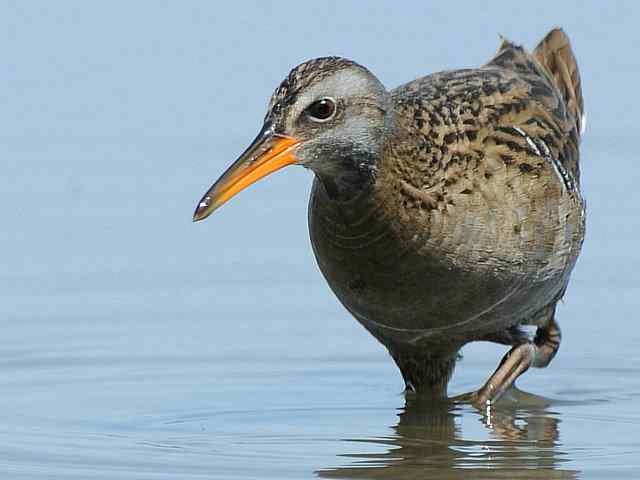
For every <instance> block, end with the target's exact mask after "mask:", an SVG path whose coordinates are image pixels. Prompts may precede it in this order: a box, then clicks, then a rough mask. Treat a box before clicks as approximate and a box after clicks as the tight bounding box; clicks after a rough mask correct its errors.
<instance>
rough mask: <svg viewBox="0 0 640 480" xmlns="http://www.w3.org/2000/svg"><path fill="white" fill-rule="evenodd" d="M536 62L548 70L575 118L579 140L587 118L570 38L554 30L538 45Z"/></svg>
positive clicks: (556, 29)
mask: <svg viewBox="0 0 640 480" xmlns="http://www.w3.org/2000/svg"><path fill="white" fill-rule="evenodd" d="M533 55H534V56H535V58H536V60H537V61H538V62H539V63H540V64H541V65H542V66H543V67H544V68H545V69H546V70H547V72H548V73H549V75H550V77H551V78H552V79H553V82H554V83H555V85H556V87H557V88H558V89H559V90H560V92H561V93H562V96H563V97H564V100H565V103H566V105H567V110H568V112H569V113H570V115H571V116H572V117H573V118H574V121H575V128H576V133H577V136H578V138H579V137H580V135H581V134H582V132H583V131H584V127H585V121H586V117H585V114H584V102H583V100H582V88H581V86H580V71H579V70H578V63H577V62H576V57H575V56H574V55H573V51H572V50H571V44H570V43H569V37H567V35H566V34H565V33H564V32H563V31H562V29H560V28H554V29H553V30H551V31H550V32H549V33H548V34H547V36H546V37H544V38H543V39H542V41H541V42H540V43H539V44H538V46H537V47H536V49H535V50H534V52H533Z"/></svg>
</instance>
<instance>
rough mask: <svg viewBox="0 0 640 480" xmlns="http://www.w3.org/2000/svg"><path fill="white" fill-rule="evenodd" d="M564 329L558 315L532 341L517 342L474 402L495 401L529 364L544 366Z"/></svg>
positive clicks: (539, 328)
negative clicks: (561, 327)
mask: <svg viewBox="0 0 640 480" xmlns="http://www.w3.org/2000/svg"><path fill="white" fill-rule="evenodd" d="M560 340H561V333H560V327H559V326H558V324H557V322H556V321H555V318H554V317H553V316H551V317H550V318H549V320H548V321H547V323H546V325H543V326H541V327H538V330H537V331H536V336H535V338H534V339H533V341H529V342H526V343H522V344H520V345H516V346H514V347H513V348H512V349H511V350H509V352H508V353H507V354H506V355H505V356H504V357H503V358H502V361H501V362H500V365H499V366H498V368H497V369H496V371H495V372H494V373H493V375H491V377H490V378H489V380H487V382H486V383H485V384H484V386H483V387H482V388H481V389H480V390H478V392H477V393H476V394H475V398H474V400H473V403H474V404H475V405H477V406H479V407H482V406H484V405H486V404H487V402H493V401H495V400H497V399H498V398H500V397H501V396H502V394H503V393H504V392H505V391H506V390H507V389H508V388H509V387H511V386H512V385H513V384H514V382H515V381H516V379H517V378H518V377H519V376H520V375H522V374H523V373H524V372H526V371H527V370H528V369H529V367H537V368H544V367H546V366H547V365H549V363H551V360H553V357H555V355H556V353H557V351H558V349H559V348H560Z"/></svg>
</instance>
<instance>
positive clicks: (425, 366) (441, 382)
mask: <svg viewBox="0 0 640 480" xmlns="http://www.w3.org/2000/svg"><path fill="white" fill-rule="evenodd" d="M389 351H390V353H391V356H392V357H393V359H394V360H395V362H396V365H398V368H399V369H400V372H401V373H402V378H403V379H404V383H405V392H407V393H417V394H420V395H423V394H424V395H430V396H434V397H441V398H444V397H446V395H447V384H448V383H449V379H450V378H451V375H452V374H453V369H454V368H455V365H456V359H457V354H456V353H454V354H451V355H430V354H427V353H414V352H412V353H407V352H399V351H394V350H389Z"/></svg>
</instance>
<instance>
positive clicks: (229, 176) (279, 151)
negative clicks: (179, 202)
mask: <svg viewBox="0 0 640 480" xmlns="http://www.w3.org/2000/svg"><path fill="white" fill-rule="evenodd" d="M299 144H300V142H299V141H298V140H296V139H295V138H293V137H287V136H285V135H279V134H276V133H274V132H273V127H272V126H271V125H270V124H269V123H265V124H264V126H263V127H262V130H260V133H258V136H257V137H256V138H255V140H254V141H253V142H251V145H249V148H247V149H246V150H245V151H244V152H243V153H242V155H240V157H239V158H238V159H237V160H236V161H235V162H234V163H233V164H232V165H231V166H230V167H229V168H228V169H227V171H226V172H224V173H223V174H222V176H221V177H220V178H219V179H218V180H217V181H216V182H215V183H214V184H213V186H212V187H211V188H210V189H209V190H208V191H207V193H205V194H204V196H203V197H202V200H200V202H199V203H198V206H197V207H196V211H195V213H194V214H193V221H194V222H197V221H199V220H204V219H205V218H207V217H208V216H209V215H211V214H212V213H213V212H214V211H215V210H216V209H217V208H219V207H220V206H222V205H223V204H224V203H225V202H226V201H227V200H229V199H230V198H231V197H233V196H234V195H235V194H236V193H238V192H240V191H241V190H244V189H245V188H247V187H248V186H249V185H251V184H252V183H254V182H256V181H258V180H260V179H261V178H262V177H265V176H267V175H269V174H270V173H273V172H275V171H276V170H280V169H281V168H282V167H286V166H287V165H291V164H293V163H297V161H298V160H297V159H296V157H295V149H296V147H297V146H298V145H299Z"/></svg>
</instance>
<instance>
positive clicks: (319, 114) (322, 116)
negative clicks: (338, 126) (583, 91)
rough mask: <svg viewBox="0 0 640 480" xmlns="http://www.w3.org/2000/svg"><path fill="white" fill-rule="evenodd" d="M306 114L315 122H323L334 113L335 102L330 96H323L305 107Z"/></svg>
mask: <svg viewBox="0 0 640 480" xmlns="http://www.w3.org/2000/svg"><path fill="white" fill-rule="evenodd" d="M306 112H307V115H309V117H311V119H312V120H315V121H316V122H325V121H327V120H329V119H330V118H331V117H333V114H334V113H336V104H335V102H334V101H333V100H331V99H330V98H323V99H322V100H318V101H317V102H313V103H312V104H311V105H309V106H308V107H307V110H306Z"/></svg>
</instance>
